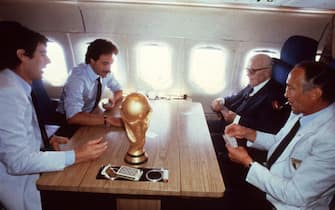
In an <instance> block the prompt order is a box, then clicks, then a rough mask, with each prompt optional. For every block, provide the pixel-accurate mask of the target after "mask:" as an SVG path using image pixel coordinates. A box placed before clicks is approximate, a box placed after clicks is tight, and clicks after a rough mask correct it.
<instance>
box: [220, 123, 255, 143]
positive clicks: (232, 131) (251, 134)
mask: <svg viewBox="0 0 335 210" xmlns="http://www.w3.org/2000/svg"><path fill="white" fill-rule="evenodd" d="M224 132H225V134H227V135H229V136H233V137H236V138H238V139H248V140H250V141H255V140H256V131H255V130H253V129H250V128H247V127H244V126H241V125H238V124H230V125H228V126H227V127H226V128H225V131H224Z"/></svg>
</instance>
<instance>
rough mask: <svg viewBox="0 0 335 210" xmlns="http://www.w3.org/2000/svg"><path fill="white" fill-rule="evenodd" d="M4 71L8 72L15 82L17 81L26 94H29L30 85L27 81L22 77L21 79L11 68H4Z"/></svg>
mask: <svg viewBox="0 0 335 210" xmlns="http://www.w3.org/2000/svg"><path fill="white" fill-rule="evenodd" d="M4 71H6V72H7V74H9V75H10V76H11V77H13V78H14V79H15V80H16V82H17V83H19V86H20V87H21V89H22V90H23V91H24V92H25V93H26V95H27V96H30V93H31V85H30V84H29V83H28V82H26V81H25V80H24V79H22V77H20V76H19V75H17V74H16V73H15V72H14V71H13V70H10V69H6V70H4Z"/></svg>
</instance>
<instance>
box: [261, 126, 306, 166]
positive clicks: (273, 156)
mask: <svg viewBox="0 0 335 210" xmlns="http://www.w3.org/2000/svg"><path fill="white" fill-rule="evenodd" d="M299 128H300V122H299V120H298V121H297V122H296V123H295V124H294V126H293V127H292V128H291V130H290V132H288V134H287V135H286V136H285V138H283V139H282V141H281V142H280V144H279V145H278V146H277V148H276V149H275V150H274V151H273V153H272V154H271V156H270V158H269V160H268V161H267V164H266V166H267V168H268V169H270V168H271V166H272V165H273V164H274V162H276V160H277V159H278V158H279V156H280V155H281V154H282V153H283V151H284V150H285V148H286V147H287V145H288V144H289V143H290V142H291V140H292V139H293V137H294V136H295V134H296V133H297V131H298V130H299Z"/></svg>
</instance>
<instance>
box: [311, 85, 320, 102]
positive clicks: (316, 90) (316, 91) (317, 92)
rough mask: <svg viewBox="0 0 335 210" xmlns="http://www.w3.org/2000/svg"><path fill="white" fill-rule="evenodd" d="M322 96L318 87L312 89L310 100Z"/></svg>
mask: <svg viewBox="0 0 335 210" xmlns="http://www.w3.org/2000/svg"><path fill="white" fill-rule="evenodd" d="M321 96H322V90H321V88H319V87H316V88H313V89H312V92H311V97H312V99H314V100H315V99H319V98H321Z"/></svg>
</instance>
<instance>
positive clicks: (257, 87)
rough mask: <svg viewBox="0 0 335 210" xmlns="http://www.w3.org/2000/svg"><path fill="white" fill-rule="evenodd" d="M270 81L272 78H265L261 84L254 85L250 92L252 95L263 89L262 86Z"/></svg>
mask: <svg viewBox="0 0 335 210" xmlns="http://www.w3.org/2000/svg"><path fill="white" fill-rule="evenodd" d="M269 81H270V79H267V80H265V81H264V82H261V83H260V84H258V85H256V86H255V87H253V91H252V93H250V96H253V95H255V94H256V93H257V92H258V91H259V90H260V89H262V87H264V86H265V85H266V83H268V82H269Z"/></svg>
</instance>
